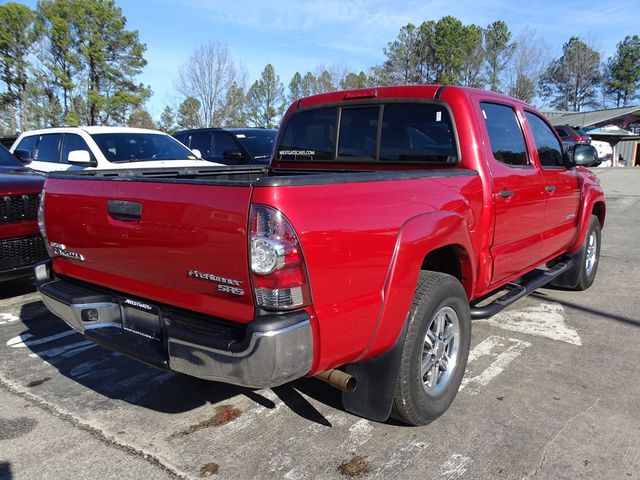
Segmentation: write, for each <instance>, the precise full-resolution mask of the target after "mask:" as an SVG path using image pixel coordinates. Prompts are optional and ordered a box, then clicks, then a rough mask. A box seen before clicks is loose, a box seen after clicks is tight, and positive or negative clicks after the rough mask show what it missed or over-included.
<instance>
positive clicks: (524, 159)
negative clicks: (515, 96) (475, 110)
mask: <svg viewBox="0 0 640 480" xmlns="http://www.w3.org/2000/svg"><path fill="white" fill-rule="evenodd" d="M480 108H481V109H482V116H483V118H484V123H485V125H486V127H487V133H488V135H489V142H490V143H491V151H492V152H493V157H494V158H495V159H496V160H497V161H499V162H500V163H504V164H506V165H509V166H511V167H525V166H529V159H528V156H527V148H526V146H525V143H524V136H523V134H522V129H521V128H520V123H519V122H518V117H517V116H516V111H515V110H514V109H513V108H511V107H509V106H507V105H501V104H498V103H489V102H481V103H480Z"/></svg>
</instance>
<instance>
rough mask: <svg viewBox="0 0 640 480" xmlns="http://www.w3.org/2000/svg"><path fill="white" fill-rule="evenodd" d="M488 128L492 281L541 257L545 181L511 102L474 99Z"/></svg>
mask: <svg viewBox="0 0 640 480" xmlns="http://www.w3.org/2000/svg"><path fill="white" fill-rule="evenodd" d="M477 107H478V108H479V109H480V112H479V116H478V117H479V118H481V119H484V122H483V123H484V127H485V131H486V136H485V138H488V139H489V142H488V143H487V142H485V145H484V149H485V156H486V158H487V159H488V163H489V166H490V169H491V174H492V177H493V204H494V209H495V227H494V238H493V245H492V247H491V254H492V257H493V277H492V282H491V283H492V284H496V283H500V282H503V281H505V280H506V279H509V278H512V277H514V276H515V275H517V274H519V273H521V272H522V271H523V270H526V269H528V268H530V267H532V266H535V263H536V262H537V261H538V260H540V259H541V255H542V235H541V231H540V228H541V225H542V223H543V221H544V187H543V183H542V178H541V175H540V171H539V170H538V169H537V168H536V166H535V165H534V164H533V162H532V161H531V158H530V156H529V153H528V151H527V148H526V144H525V139H524V133H523V129H522V124H521V119H520V116H519V113H518V111H517V110H516V109H515V108H514V107H513V106H512V105H509V104H506V103H498V102H496V101H494V100H493V99H491V100H483V99H481V101H480V102H479V103H478V104H477Z"/></svg>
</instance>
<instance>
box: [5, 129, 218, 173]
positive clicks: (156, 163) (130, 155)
mask: <svg viewBox="0 0 640 480" xmlns="http://www.w3.org/2000/svg"><path fill="white" fill-rule="evenodd" d="M11 152H12V153H13V154H14V155H15V156H16V158H18V160H20V161H21V162H22V163H23V164H25V165H28V166H29V167H30V168H32V169H34V170H39V171H42V172H52V171H58V170H83V169H90V170H96V169H98V170H105V169H130V168H164V167H171V168H180V167H197V166H211V163H210V162H205V161H204V160H201V159H198V158H197V156H196V155H195V154H194V152H192V151H190V150H189V149H188V148H186V147H185V146H184V145H182V144H181V143H180V142H178V141H176V140H175V139H174V138H172V137H171V136H170V135H167V134H166V133H162V132H158V131H155V130H146V129H142V128H127V127H59V128H47V129H43V130H32V131H29V132H25V133H23V134H22V135H20V136H19V137H18V139H17V140H16V141H15V142H14V144H13V146H12V147H11Z"/></svg>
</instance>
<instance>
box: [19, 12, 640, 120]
mask: <svg viewBox="0 0 640 480" xmlns="http://www.w3.org/2000/svg"><path fill="white" fill-rule="evenodd" d="M25 3H27V4H29V5H30V6H32V7H33V6H34V5H35V0H29V1H26V2H25ZM116 3H117V5H118V6H120V7H121V8H122V10H123V14H124V15H125V17H127V20H128V28H130V29H137V30H138V31H139V33H140V39H141V40H142V41H143V42H145V43H146V44H147V53H146V58H147V60H148V65H147V67H146V68H145V70H144V73H143V75H142V76H141V78H140V80H141V81H142V82H143V83H145V84H148V85H150V86H151V88H152V90H153V92H154V95H153V97H152V99H151V100H150V102H149V105H148V108H149V110H150V112H151V113H152V114H153V115H154V116H156V117H157V116H159V114H160V112H161V111H162V109H163V108H164V106H165V105H167V104H177V103H178V102H179V100H180V99H179V97H178V96H177V93H176V92H175V89H174V81H175V78H176V76H177V72H178V68H179V66H180V65H181V64H182V63H184V62H185V61H186V60H187V59H188V57H189V55H190V54H191V52H192V50H193V49H194V48H195V47H197V46H199V45H201V44H203V43H205V42H207V41H209V40H211V41H215V42H220V43H224V44H226V45H227V46H228V48H229V50H230V52H231V56H232V58H233V60H234V61H235V63H236V64H240V65H242V66H243V67H244V68H245V69H246V71H247V73H248V80H249V83H252V82H253V81H254V80H255V79H256V78H257V77H258V76H259V75H260V72H261V71H262V69H263V68H264V66H265V65H266V64H267V63H271V64H273V65H274V67H275V69H276V73H278V75H279V76H280V78H281V80H282V81H283V83H284V84H285V86H286V85H287V84H288V83H289V80H290V79H291V76H292V75H293V74H294V73H295V72H296V71H300V72H302V73H304V72H306V71H308V70H311V71H313V70H315V68H316V67H317V66H318V65H319V64H324V65H327V66H331V65H335V64H340V65H344V66H346V67H348V68H349V69H351V70H355V71H359V70H365V71H366V70H367V69H368V68H369V67H370V66H372V65H376V64H379V63H381V62H382V61H383V59H384V57H383V53H382V49H383V48H384V47H385V46H386V44H387V43H388V42H389V41H391V40H393V39H394V38H395V37H396V35H397V33H398V30H399V29H400V28H401V27H402V26H403V25H406V24H407V23H408V22H412V23H414V24H420V23H421V22H422V21H424V20H429V19H434V20H437V19H438V18H441V17H442V16H444V15H453V16H455V17H458V18H459V19H460V20H462V22H464V23H476V24H478V25H481V26H486V25H488V24H489V23H491V22H493V21H495V20H504V21H505V22H507V25H508V26H509V28H510V29H511V31H512V32H514V33H518V32H519V31H521V30H523V29H524V28H527V27H528V28H531V29H534V30H535V31H536V32H537V34H538V35H540V36H541V37H543V38H544V39H545V41H546V42H547V43H548V44H549V46H550V47H551V49H552V55H553V56H554V57H555V56H558V55H559V54H560V51H561V48H562V44H563V43H565V42H566V41H567V40H568V39H569V38H570V37H571V35H573V34H577V35H579V36H581V37H582V38H585V39H589V41H590V43H591V44H592V45H594V46H595V48H596V49H598V50H599V51H600V52H601V54H603V59H604V58H606V57H608V56H609V55H611V54H612V53H613V52H614V51H615V46H616V44H617V43H618V42H619V41H621V40H622V39H623V38H624V37H625V36H626V35H633V34H640V0H615V1H614V0H605V1H600V2H589V1H587V2H576V1H575V0H574V1H564V0H561V1H548V0H527V1H521V0H419V1H413V0H410V1H402V0H396V1H392V0H321V1H317V0H316V1H307V0H262V1H251V0H234V1H232V2H230V1H222V0H220V1H214V0H116Z"/></svg>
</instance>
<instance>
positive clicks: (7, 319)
mask: <svg viewBox="0 0 640 480" xmlns="http://www.w3.org/2000/svg"><path fill="white" fill-rule="evenodd" d="M18 320H20V317H18V316H17V315H13V314H11V313H0V325H7V324H9V323H14V322H17V321H18Z"/></svg>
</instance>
